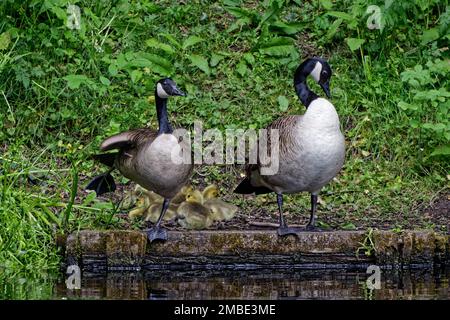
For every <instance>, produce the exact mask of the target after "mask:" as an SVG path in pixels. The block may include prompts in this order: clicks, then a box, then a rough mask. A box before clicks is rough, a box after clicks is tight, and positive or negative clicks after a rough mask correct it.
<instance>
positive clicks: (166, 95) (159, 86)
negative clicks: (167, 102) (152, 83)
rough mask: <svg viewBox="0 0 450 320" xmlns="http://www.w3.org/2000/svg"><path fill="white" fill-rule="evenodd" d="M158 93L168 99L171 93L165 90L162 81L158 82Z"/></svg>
mask: <svg viewBox="0 0 450 320" xmlns="http://www.w3.org/2000/svg"><path fill="white" fill-rule="evenodd" d="M156 93H157V94H158V97H160V98H163V99H166V98H168V97H169V95H168V94H167V92H166V91H165V90H164V88H163V86H162V85H161V83H158V84H157V85H156Z"/></svg>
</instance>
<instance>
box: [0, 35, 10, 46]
mask: <svg viewBox="0 0 450 320" xmlns="http://www.w3.org/2000/svg"><path fill="white" fill-rule="evenodd" d="M10 43H11V36H10V34H9V32H3V33H2V34H0V50H6V49H8V46H9V44H10Z"/></svg>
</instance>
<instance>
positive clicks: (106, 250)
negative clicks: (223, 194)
mask: <svg viewBox="0 0 450 320" xmlns="http://www.w3.org/2000/svg"><path fill="white" fill-rule="evenodd" d="M168 238H169V240H168V241H167V242H158V243H151V244H150V243H149V242H148V241H147V238H146V234H145V233H144V232H140V231H130V230H111V231H95V230H84V231H80V232H76V233H73V234H71V235H69V237H68V238H67V243H66V255H67V259H68V263H77V264H79V265H81V266H82V267H83V269H85V270H91V271H94V272H95V271H104V270H107V269H116V270H117V269H133V270H135V269H140V268H144V269H162V268H164V269H167V268H171V269H177V268H178V269H186V268H188V269H189V268H191V269H194V268H207V269H227V268H229V269H237V268H243V269H249V268H286V267H288V268H300V269H301V268H304V269H307V268H355V269H356V268H362V267H366V266H367V265H369V264H378V265H382V266H386V267H433V266H435V265H445V264H449V262H450V255H449V236H448V235H442V234H437V233H435V232H432V231H403V232H401V233H395V232H391V231H374V232H373V233H371V234H370V235H369V234H368V233H367V232H365V231H329V232H301V233H299V234H298V237H296V236H288V237H283V238H280V237H279V236H278V235H277V234H276V231H273V230H270V231H267V230H236V231H234V230H230V231H223V230H218V231H217V230H216V231H186V232H180V231H169V233H168ZM369 240H370V241H369ZM363 243H365V245H364V246H363ZM366 254H367V255H366Z"/></svg>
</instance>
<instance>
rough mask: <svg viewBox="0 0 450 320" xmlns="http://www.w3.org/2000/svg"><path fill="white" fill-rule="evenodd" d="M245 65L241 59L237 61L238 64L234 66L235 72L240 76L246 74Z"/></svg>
mask: <svg viewBox="0 0 450 320" xmlns="http://www.w3.org/2000/svg"><path fill="white" fill-rule="evenodd" d="M247 70H248V69H247V65H246V64H245V62H244V61H241V62H239V63H238V65H237V66H236V72H237V73H238V74H239V75H240V76H241V77H243V76H245V75H246V74H247Z"/></svg>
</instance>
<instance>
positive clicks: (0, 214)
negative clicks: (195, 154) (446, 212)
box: [0, 0, 450, 272]
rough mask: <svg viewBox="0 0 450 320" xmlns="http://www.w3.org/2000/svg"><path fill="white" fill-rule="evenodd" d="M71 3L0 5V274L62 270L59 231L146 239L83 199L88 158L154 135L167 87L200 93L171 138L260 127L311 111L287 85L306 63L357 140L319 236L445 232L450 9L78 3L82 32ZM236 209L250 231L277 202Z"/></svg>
mask: <svg viewBox="0 0 450 320" xmlns="http://www.w3.org/2000/svg"><path fill="white" fill-rule="evenodd" d="M68 4H69V1H66V0H45V1H39V0H28V1H20V2H19V1H12V0H6V1H3V2H2V3H1V4H0V16H1V17H2V19H1V20H0V110H1V112H0V141H1V144H0V225H1V227H0V269H2V270H6V269H8V270H16V271H17V270H19V271H20V272H31V271H34V272H35V271H36V270H37V269H39V270H42V269H46V270H56V269H57V268H58V264H59V255H58V251H57V246H56V245H55V239H56V237H57V235H58V234H61V233H66V234H67V232H70V231H72V230H77V229H81V228H119V227H120V228H139V227H141V226H140V224H139V223H138V222H133V221H128V220H127V219H126V218H124V217H123V216H121V215H118V214H117V213H118V208H117V204H118V202H119V200H120V199H117V198H111V199H105V198H102V199H97V198H95V196H94V195H93V194H91V193H86V192H84V191H83V190H82V189H83V187H84V186H85V184H86V182H87V180H88V179H89V178H90V177H92V176H93V175H95V173H96V172H100V171H101V170H102V169H103V168H101V166H99V165H98V164H95V163H94V162H93V161H91V160H90V159H89V155H90V154H92V153H94V152H96V151H97V148H98V146H99V143H100V142H101V140H102V139H103V138H105V137H106V136H108V135H111V134H114V133H117V132H120V131H122V130H127V129H129V128H133V127H142V126H151V127H155V126H156V112H155V109H154V107H153V103H154V97H153V92H154V84H155V82H156V81H157V80H158V79H160V78H161V77H163V76H171V77H173V78H174V79H175V80H176V82H177V83H178V84H179V85H180V87H182V88H185V89H186V91H187V92H188V93H189V94H188V97H186V98H183V99H174V100H173V101H171V103H170V106H169V112H170V115H171V119H173V120H172V121H173V122H174V123H175V124H176V125H180V126H184V127H188V128H190V127H192V125H193V122H194V120H197V119H201V120H202V121H203V126H204V129H208V128H218V129H220V130H222V131H224V130H226V129H228V128H261V127H263V126H265V125H267V124H268V123H270V122H271V121H272V120H273V119H275V118H277V117H279V116H282V115H285V114H298V113H302V112H303V108H302V106H301V105H300V103H299V101H298V99H297V97H296V96H295V93H294V92H293V90H292V75H293V71H294V70H295V68H296V67H297V65H298V64H299V63H300V61H301V60H302V59H303V58H305V57H307V56H311V55H320V56H324V57H326V58H327V59H328V60H329V62H330V64H331V65H332V68H333V70H334V75H333V78H332V83H331V87H332V95H333V98H332V102H333V103H334V104H335V106H336V107H337V110H338V112H339V115H340V117H341V122H342V125H343V128H344V130H345V135H346V140H347V160H346V164H345V167H344V169H343V170H342V172H341V173H340V175H339V177H338V178H337V179H336V181H335V182H334V183H331V184H330V185H328V186H327V187H326V188H325V189H324V190H323V193H322V199H321V206H320V210H319V219H320V223H321V226H322V227H329V228H340V229H348V230H351V229H355V228H366V227H374V228H383V227H384V228H395V229H399V228H400V229H401V228H404V227H408V228H412V227H415V228H424V227H425V228H433V229H436V230H441V231H445V230H447V228H448V226H447V225H445V224H442V223H440V222H439V221H438V220H433V217H427V216H424V215H422V214H421V212H422V211H421V210H422V208H423V207H424V206H428V204H429V203H430V201H431V200H432V199H435V198H436V197H439V196H444V197H447V196H446V195H445V194H446V192H447V193H448V182H449V176H448V172H449V161H448V160H449V159H448V156H449V149H450V145H449V141H450V122H449V118H450V117H449V92H448V88H449V77H448V74H449V60H448V40H449V23H450V7H449V6H448V2H447V1H442V0H441V1H438V0H431V1H428V0H424V1H422V0H421V1H407V0H396V1H389V0H386V1H368V0H357V1H348V0H336V1H331V0H320V1H300V0H294V1H289V0H266V1H263V2H259V1H239V0H223V1H218V2H208V1H200V0H197V1H186V2H181V3H180V2H179V1H172V0H161V1H149V0H147V1H146V0H143V1H133V0H111V1H100V2H91V1H84V0H78V1H77V0H73V1H70V4H71V5H77V6H78V7H79V8H80V18H79V21H78V20H77V19H78V18H74V17H76V15H75V16H74V14H72V11H70V10H69V11H68ZM375 6H376V7H375ZM377 14H379V15H377ZM377 17H379V19H378V18H377ZM78 22H79V28H78V24H77V23H78ZM374 27H375V28H374ZM376 27H379V29H377V28H376ZM311 86H312V87H313V88H314V90H316V91H317V92H319V91H320V88H319V87H318V86H316V85H315V84H313V83H311ZM238 172H240V171H239V168H238V169H236V170H234V169H233V168H229V167H227V168H220V167H217V166H210V167H201V168H197V169H196V173H197V174H196V176H195V177H194V179H193V182H194V183H203V180H205V182H206V183H211V182H213V183H218V184H220V186H221V188H222V191H223V193H224V194H229V193H231V190H232V188H233V187H234V186H235V185H236V183H237V181H238V180H239V174H238ZM117 178H118V179H119V180H120V179H121V180H120V182H121V183H126V182H127V180H126V179H124V178H121V177H120V176H117ZM445 190H446V191H445ZM118 193H120V192H118ZM119 196H120V195H119ZM229 198H230V199H231V200H232V201H234V202H235V203H236V204H238V205H240V206H241V208H242V213H241V214H242V215H244V216H246V217H247V216H248V217H251V216H252V215H253V214H254V212H255V211H254V210H255V208H263V209H264V211H265V212H266V213H267V214H275V212H276V205H275V203H274V199H272V197H270V196H262V197H258V198H252V199H245V201H244V199H242V198H240V197H235V196H231V195H230V196H229ZM308 207H309V204H308V199H307V197H305V196H304V195H295V196H292V197H291V198H290V201H287V206H286V210H287V211H288V217H289V218H290V219H294V220H296V221H303V220H304V221H306V219H307V214H305V212H306V211H307V210H308Z"/></svg>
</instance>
